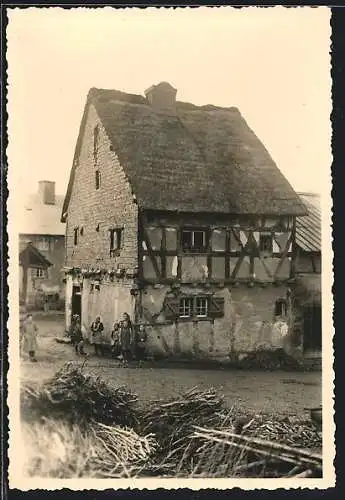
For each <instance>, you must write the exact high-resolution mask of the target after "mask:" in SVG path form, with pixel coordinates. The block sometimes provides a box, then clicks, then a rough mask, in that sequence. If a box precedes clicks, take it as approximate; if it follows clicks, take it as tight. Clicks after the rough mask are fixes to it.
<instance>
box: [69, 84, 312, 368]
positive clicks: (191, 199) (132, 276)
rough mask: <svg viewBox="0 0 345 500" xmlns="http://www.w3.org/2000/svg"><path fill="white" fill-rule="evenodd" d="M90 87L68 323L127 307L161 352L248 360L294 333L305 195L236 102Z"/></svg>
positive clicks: (77, 178) (80, 149)
mask: <svg viewBox="0 0 345 500" xmlns="http://www.w3.org/2000/svg"><path fill="white" fill-rule="evenodd" d="M176 94H177V91H176V89H175V88H173V87H172V86H171V85H170V84H169V83H166V82H161V83H160V84H158V85H153V86H151V87H150V88H149V89H148V90H147V91H146V92H145V95H144V96H141V95H133V94H127V93H124V92H121V91H116V90H102V89H95V88H93V89H91V90H90V91H89V94H88V96H87V100H86V104H85V108H84V113H83V116H82V120H81V125H80V130H79V135H78V138H77V143H76V149H75V154H74V160H73V164H72V168H71V174H70V180H69V184H68V188H67V193H66V197H65V200H64V203H63V208H62V216H61V221H62V222H65V223H66V267H65V273H66V323H67V325H66V326H67V327H68V326H69V323H70V320H71V316H72V314H81V321H82V324H83V327H84V328H85V329H88V327H89V325H90V323H91V321H92V320H93V319H94V318H95V317H96V316H98V315H100V316H101V318H102V322H103V324H104V328H105V335H106V336H107V335H108V337H109V338H110V332H111V329H112V326H113V323H114V322H115V321H118V320H119V319H120V316H121V314H122V313H123V312H127V313H129V314H130V316H131V319H132V321H133V322H134V324H135V325H137V324H139V323H140V324H142V323H144V324H145V327H146V330H147V333H148V341H147V348H148V351H149V352H150V353H151V354H152V355H154V356H163V357H179V358H181V357H187V358H190V357H193V358H199V359H205V358H208V359H210V358H211V359H215V360H222V361H225V360H229V359H239V358H241V356H243V355H246V353H248V352H252V351H255V350H258V349H284V350H285V351H286V352H288V353H293V354H294V353H295V352H296V350H297V351H298V352H301V350H302V345H301V343H300V344H299V345H297V346H296V345H295V343H294V342H293V324H292V321H293V314H292V307H291V297H292V293H291V290H292V288H293V286H294V283H295V278H296V263H297V246H296V224H297V218H301V219H302V217H304V216H306V215H307V214H308V209H307V208H306V206H305V204H304V202H303V201H302V200H301V198H300V197H299V196H298V195H297V193H295V191H294V190H293V188H292V187H291V185H290V184H289V182H288V181H287V180H286V179H285V177H284V176H283V175H282V173H281V172H280V170H279V169H278V167H277V165H276V164H275V163H274V161H273V159H272V158H271V156H270V154H269V153H268V151H267V149H266V148H265V146H264V145H263V144H262V142H261V141H260V140H259V139H258V138H257V136H256V135H255V133H254V132H253V131H252V130H251V129H250V127H249V126H248V124H247V123H246V120H245V119H244V117H243V116H242V115H241V113H240V111H239V110H238V109H237V108H234V107H229V108H224V107H217V106H214V105H205V106H196V105H194V104H191V103H185V102H179V101H177V100H176Z"/></svg>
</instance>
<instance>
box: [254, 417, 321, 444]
mask: <svg viewBox="0 0 345 500" xmlns="http://www.w3.org/2000/svg"><path fill="white" fill-rule="evenodd" d="M246 431H247V432H246V433H247V434H251V435H253V434H255V435H256V436H259V437H260V438H262V439H267V440H269V441H277V442H278V441H279V442H280V443H283V444H287V445H290V446H292V447H295V448H296V447H300V448H320V447H321V446H322V439H321V435H320V433H319V432H318V430H317V428H316V427H315V426H314V425H313V423H312V422H310V421H308V420H306V419H303V418H297V417H294V416H287V417H284V418H279V417H275V418H272V416H267V417H266V416H264V415H260V416H256V418H254V419H253V420H252V423H251V425H250V426H249V427H248V428H247V429H246Z"/></svg>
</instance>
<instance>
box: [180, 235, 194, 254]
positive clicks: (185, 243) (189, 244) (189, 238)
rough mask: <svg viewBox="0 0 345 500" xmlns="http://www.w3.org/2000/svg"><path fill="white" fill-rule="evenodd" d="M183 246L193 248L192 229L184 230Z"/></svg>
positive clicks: (187, 248) (186, 248) (185, 248)
mask: <svg viewBox="0 0 345 500" xmlns="http://www.w3.org/2000/svg"><path fill="white" fill-rule="evenodd" d="M182 248H183V250H192V248H193V233H192V231H182Z"/></svg>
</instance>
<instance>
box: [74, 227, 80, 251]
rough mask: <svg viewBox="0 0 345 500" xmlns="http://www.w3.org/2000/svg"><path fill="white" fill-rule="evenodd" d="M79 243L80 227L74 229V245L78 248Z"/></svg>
mask: <svg viewBox="0 0 345 500" xmlns="http://www.w3.org/2000/svg"><path fill="white" fill-rule="evenodd" d="M78 242H79V227H75V228H74V229H73V245H74V246H75V247H76V246H78Z"/></svg>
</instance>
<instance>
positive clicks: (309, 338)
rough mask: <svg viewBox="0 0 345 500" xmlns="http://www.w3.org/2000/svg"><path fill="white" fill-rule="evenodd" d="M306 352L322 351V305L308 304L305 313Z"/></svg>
mask: <svg viewBox="0 0 345 500" xmlns="http://www.w3.org/2000/svg"><path fill="white" fill-rule="evenodd" d="M303 334H304V342H303V344H304V345H303V346H304V351H321V349H322V321H321V305H320V304H315V303H313V304H308V305H306V306H305V307H304V311H303Z"/></svg>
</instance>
